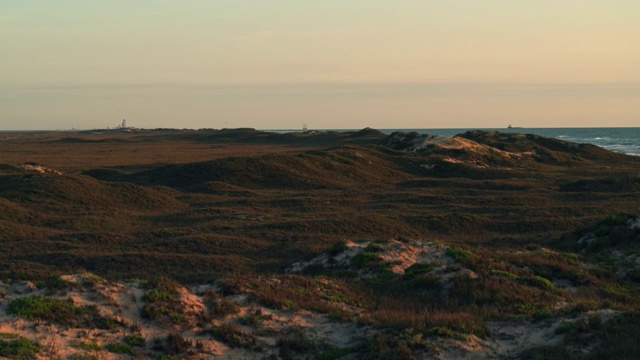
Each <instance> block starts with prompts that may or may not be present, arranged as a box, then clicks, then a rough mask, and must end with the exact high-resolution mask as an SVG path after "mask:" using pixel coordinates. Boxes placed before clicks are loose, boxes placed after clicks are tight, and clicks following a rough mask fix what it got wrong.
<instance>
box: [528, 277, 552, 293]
mask: <svg viewBox="0 0 640 360" xmlns="http://www.w3.org/2000/svg"><path fill="white" fill-rule="evenodd" d="M523 282H524V283H525V284H527V285H531V286H535V287H538V288H540V289H544V290H551V289H555V286H553V284H552V283H551V281H549V280H547V279H545V278H543V277H542V276H537V275H536V276H532V277H529V278H524V279H523Z"/></svg>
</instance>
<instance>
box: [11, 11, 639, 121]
mask: <svg viewBox="0 0 640 360" xmlns="http://www.w3.org/2000/svg"><path fill="white" fill-rule="evenodd" d="M638 18H640V2H638V1H635V0H611V1H606V2H604V1H596V0H582V1H561V2H559V1H551V0H535V1H534V0H522V1H502V0H486V1H475V0H452V1H446V2H444V1H442V2H432V1H424V0H402V1H396V2H393V3H390V2H388V1H382V0H355V1H340V2H339V1H304V2H302V1H293V0H273V1H269V2H266V1H264V2H263V1H195V0H185V1H180V2H177V1H176V2H167V1H162V2H160V1H135V2H133V1H124V0H111V1H102V0H99V1H92V2H87V1H80V0H60V1H55V2H45V1H16V0H8V1H2V2H0V43H1V44H2V46H0V57H1V58H2V66H0V129H2V130H20V129H25V130H35V129H70V128H78V127H79V128H81V129H90V128H105V127H107V126H116V125H117V124H119V123H120V122H121V121H122V119H125V118H126V119H127V121H128V124H130V125H131V126H136V127H143V128H158V127H171V128H223V127H254V128H262V129H278V128H279V129H286V128H300V127H301V126H302V124H303V123H308V125H309V127H310V128H316V129H331V128H363V127H366V126H370V127H373V128H395V127H402V128H452V127H456V128H477V127H482V128H491V127H495V128H501V127H504V126H506V125H505V124H510V123H512V124H517V125H518V126H523V127H527V128H532V127H608V126H609V127H610V126H623V127H631V126H637V124H638V123H639V122H640V121H639V120H640V70H639V69H640V47H639V46H638V39H639V38H640V27H639V26H638V25H637V20H638Z"/></svg>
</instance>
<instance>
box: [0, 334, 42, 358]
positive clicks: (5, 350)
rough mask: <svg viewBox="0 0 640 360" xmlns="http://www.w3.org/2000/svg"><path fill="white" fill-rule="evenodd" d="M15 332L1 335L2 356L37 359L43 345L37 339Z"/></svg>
mask: <svg viewBox="0 0 640 360" xmlns="http://www.w3.org/2000/svg"><path fill="white" fill-rule="evenodd" d="M13 335H14V334H5V335H3V336H2V337H0V356H4V357H7V358H9V359H18V360H31V359H36V358H37V355H36V354H38V353H39V352H40V350H42V348H43V347H42V345H40V344H39V343H37V342H35V341H31V340H29V339H25V338H23V337H19V336H17V335H16V336H13Z"/></svg>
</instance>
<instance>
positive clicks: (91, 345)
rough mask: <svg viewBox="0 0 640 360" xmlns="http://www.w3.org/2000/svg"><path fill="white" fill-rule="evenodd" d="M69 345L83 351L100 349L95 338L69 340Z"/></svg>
mask: <svg viewBox="0 0 640 360" xmlns="http://www.w3.org/2000/svg"><path fill="white" fill-rule="evenodd" d="M70 345H71V346H72V347H74V348H76V349H80V350H85V351H97V350H102V347H101V346H100V345H99V344H98V343H97V342H96V341H95V340H92V341H91V342H86V341H80V340H71V343H70Z"/></svg>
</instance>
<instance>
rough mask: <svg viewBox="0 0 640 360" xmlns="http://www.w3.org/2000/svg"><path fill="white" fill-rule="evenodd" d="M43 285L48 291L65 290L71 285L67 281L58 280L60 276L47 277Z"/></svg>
mask: <svg viewBox="0 0 640 360" xmlns="http://www.w3.org/2000/svg"><path fill="white" fill-rule="evenodd" d="M43 285H44V287H46V288H47V289H48V290H49V291H54V290H62V289H65V288H67V287H69V286H70V285H71V283H69V282H68V281H65V280H62V278H60V276H52V277H48V278H47V279H46V280H45V281H44V284H43Z"/></svg>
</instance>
